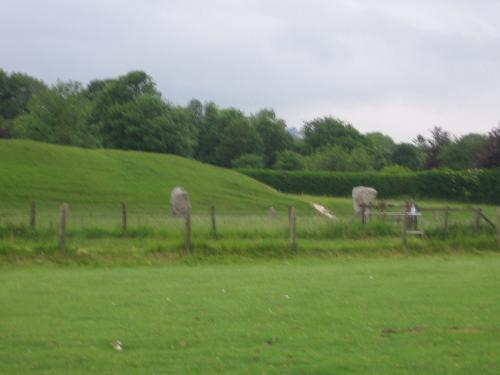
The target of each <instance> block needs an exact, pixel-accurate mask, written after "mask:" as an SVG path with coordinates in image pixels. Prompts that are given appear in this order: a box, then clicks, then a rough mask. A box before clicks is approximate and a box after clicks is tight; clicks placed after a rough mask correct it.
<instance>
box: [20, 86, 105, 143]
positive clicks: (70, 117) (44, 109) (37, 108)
mask: <svg viewBox="0 0 500 375" xmlns="http://www.w3.org/2000/svg"><path fill="white" fill-rule="evenodd" d="M82 91H83V90H82V86H81V85H80V84H79V83H78V82H58V83H57V84H56V85H54V86H53V87H51V88H50V89H47V90H44V91H37V92H36V93H34V94H33V96H32V98H31V99H30V101H29V104H28V113H27V114H25V115H23V116H20V117H18V119H17V120H16V129H15V131H16V135H17V136H19V137H21V138H29V139H34V140H38V141H44V142H49V143H56V144H64V145H74V146H81V147H97V146H99V145H100V144H101V141H100V137H99V134H98V129H96V128H95V127H92V126H91V125H89V124H88V122H87V117H88V113H89V109H90V102H89V101H88V100H87V99H86V98H85V96H84V95H83V94H82Z"/></svg>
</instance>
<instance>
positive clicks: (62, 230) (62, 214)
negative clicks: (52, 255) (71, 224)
mask: <svg viewBox="0 0 500 375" xmlns="http://www.w3.org/2000/svg"><path fill="white" fill-rule="evenodd" d="M67 217H68V204H67V203H63V204H61V207H60V209H59V249H61V250H62V251H66V219H67Z"/></svg>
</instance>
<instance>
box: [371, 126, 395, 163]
mask: <svg viewBox="0 0 500 375" xmlns="http://www.w3.org/2000/svg"><path fill="white" fill-rule="evenodd" d="M365 137H366V139H367V140H368V150H369V152H370V154H371V155H372V164H373V167H374V168H375V169H376V170H380V169H382V168H384V166H386V165H389V164H391V159H392V154H393V152H394V149H395V148H396V144H395V143H394V141H393V140H392V138H391V137H389V136H388V135H385V134H382V133H380V132H374V133H367V134H366V135H365Z"/></svg>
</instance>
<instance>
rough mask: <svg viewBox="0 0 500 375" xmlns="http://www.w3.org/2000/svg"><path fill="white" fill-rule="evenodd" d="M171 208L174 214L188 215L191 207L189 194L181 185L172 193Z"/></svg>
mask: <svg viewBox="0 0 500 375" xmlns="http://www.w3.org/2000/svg"><path fill="white" fill-rule="evenodd" d="M170 208H171V209H172V214H174V216H186V215H187V213H188V211H189V210H190V209H191V203H190V202H189V194H188V192H187V191H186V190H184V189H183V188H181V187H176V188H174V189H173V190H172V192H171V193H170Z"/></svg>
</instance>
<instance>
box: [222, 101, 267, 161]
mask: <svg viewBox="0 0 500 375" xmlns="http://www.w3.org/2000/svg"><path fill="white" fill-rule="evenodd" d="M217 137H218V141H219V142H218V144H217V146H216V147H215V159H216V164H217V165H220V166H223V167H230V166H231V163H232V161H233V160H235V159H237V158H239V157H240V156H241V155H243V154H249V153H257V154H260V153H262V148H263V145H262V139H261V138H260V136H259V133H257V131H256V130H255V128H254V127H253V126H252V125H251V123H250V121H249V120H248V118H246V117H245V116H244V115H243V113H242V112H240V111H238V110H235V109H225V110H222V111H220V123H219V124H218V132H217Z"/></svg>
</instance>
